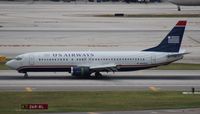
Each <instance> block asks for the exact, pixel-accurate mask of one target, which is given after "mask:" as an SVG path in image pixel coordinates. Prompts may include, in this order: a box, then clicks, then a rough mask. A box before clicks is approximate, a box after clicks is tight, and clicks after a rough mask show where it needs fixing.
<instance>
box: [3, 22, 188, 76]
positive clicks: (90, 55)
mask: <svg viewBox="0 0 200 114" xmlns="http://www.w3.org/2000/svg"><path fill="white" fill-rule="evenodd" d="M186 23H187V21H185V20H180V21H178V22H177V24H176V25H175V27H174V28H173V29H172V30H171V31H170V32H169V33H168V35H167V36H166V37H165V38H164V39H163V40H162V41H161V43H160V44H159V45H157V46H155V47H152V48H148V49H145V50H142V51H62V52H56V51H55V52H30V53H25V54H21V55H18V56H16V57H15V58H13V59H12V60H9V61H8V62H6V65H7V66H8V67H10V68H12V69H15V70H17V71H18V72H19V73H24V78H28V72H69V73H71V75H72V76H77V77H85V78H86V77H90V76H92V73H94V75H93V76H95V77H102V74H101V73H102V72H123V71H124V72H125V71H136V70H142V69H148V68H153V67H157V66H161V65H167V64H170V63H172V62H174V61H177V60H180V59H182V58H183V56H184V55H185V54H188V53H185V51H182V50H180V47H181V42H182V38H183V34H184V31H185V26H186Z"/></svg>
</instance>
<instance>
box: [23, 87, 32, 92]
mask: <svg viewBox="0 0 200 114" xmlns="http://www.w3.org/2000/svg"><path fill="white" fill-rule="evenodd" d="M25 90H26V91H27V92H32V91H33V90H32V88H30V87H26V88H25Z"/></svg>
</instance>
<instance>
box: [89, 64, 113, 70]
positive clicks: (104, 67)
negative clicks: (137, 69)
mask: <svg viewBox="0 0 200 114" xmlns="http://www.w3.org/2000/svg"><path fill="white" fill-rule="evenodd" d="M90 69H91V70H95V71H112V72H115V71H117V65H115V64H103V65H97V66H91V67H90Z"/></svg>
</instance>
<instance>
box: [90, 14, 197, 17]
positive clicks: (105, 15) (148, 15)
mask: <svg viewBox="0 0 200 114" xmlns="http://www.w3.org/2000/svg"><path fill="white" fill-rule="evenodd" d="M94 16H95V17H133V18H145V17H148V18H155V17H157V18H177V17H179V18H183V17H184V18H185V17H190V18H199V17H200V14H124V16H115V15H114V14H101V15H94Z"/></svg>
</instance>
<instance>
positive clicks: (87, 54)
mask: <svg viewBox="0 0 200 114" xmlns="http://www.w3.org/2000/svg"><path fill="white" fill-rule="evenodd" d="M52 55H53V57H94V54H93V53H53V54H52Z"/></svg>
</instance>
